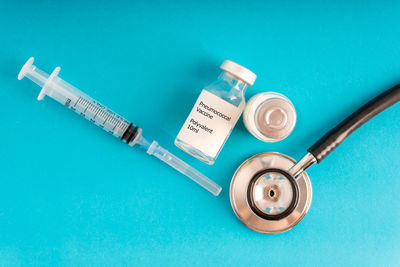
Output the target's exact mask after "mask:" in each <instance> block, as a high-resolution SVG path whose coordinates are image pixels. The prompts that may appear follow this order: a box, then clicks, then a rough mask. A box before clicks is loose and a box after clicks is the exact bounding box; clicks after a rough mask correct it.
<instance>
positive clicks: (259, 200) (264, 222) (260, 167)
mask: <svg viewBox="0 0 400 267" xmlns="http://www.w3.org/2000/svg"><path fill="white" fill-rule="evenodd" d="M294 164H296V161H295V160H294V159H292V158H290V157H288V156H286V155H283V154H280V153H275V152H267V153H261V154H257V155H255V156H253V157H251V158H249V159H247V160H246V161H245V162H243V164H242V165H240V167H239V168H238V169H237V170H236V172H235V174H234V176H233V178H232V182H231V187H230V199H231V205H232V208H233V210H234V211H235V213H236V215H237V217H238V218H239V219H240V220H241V221H242V222H243V223H244V224H245V225H246V226H247V227H249V228H251V229H253V230H255V231H257V232H261V233H267V234H277V233H282V232H285V231H287V230H289V229H291V228H292V227H294V226H295V225H296V224H297V223H299V222H300V220H301V219H302V218H303V217H304V216H305V215H306V213H307V211H308V209H309V207H310V204H311V198H312V189H311V183H310V179H309V177H308V175H307V173H305V172H303V173H302V174H301V175H300V176H298V177H297V178H296V179H294V178H293V177H292V176H291V175H290V174H289V173H288V170H289V169H290V168H291V167H292V166H293V165H294Z"/></svg>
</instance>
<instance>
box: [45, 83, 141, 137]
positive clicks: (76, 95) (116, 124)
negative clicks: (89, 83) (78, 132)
mask: <svg viewBox="0 0 400 267" xmlns="http://www.w3.org/2000/svg"><path fill="white" fill-rule="evenodd" d="M46 95H48V96H50V97H51V98H53V99H55V100H56V101H58V102H59V103H61V104H63V105H65V106H66V107H68V108H69V109H71V110H73V111H75V112H76V113H78V114H79V115H81V116H82V117H84V118H86V119H88V120H90V121H91V122H93V123H94V124H96V125H97V126H99V127H100V128H102V129H104V130H105V131H107V132H109V133H111V134H112V135H114V136H115V137H118V138H121V139H126V138H127V137H126V136H125V137H124V134H125V133H128V132H129V129H135V128H137V127H136V126H134V125H132V124H131V123H130V122H129V121H127V120H126V119H124V118H123V117H121V116H120V115H118V114H117V113H115V112H114V111H112V110H110V109H109V108H107V107H106V106H104V105H103V104H101V103H99V102H97V101H96V100H94V99H93V98H91V97H90V96H88V95H86V94H85V93H83V92H81V91H80V90H78V89H77V88H76V87H74V86H72V85H71V84H69V83H67V82H65V81H64V80H62V79H60V78H59V77H56V78H54V80H53V81H52V84H51V85H50V86H49V90H48V92H46ZM125 141H126V142H127V143H129V141H130V140H129V141H127V139H126V140H125Z"/></svg>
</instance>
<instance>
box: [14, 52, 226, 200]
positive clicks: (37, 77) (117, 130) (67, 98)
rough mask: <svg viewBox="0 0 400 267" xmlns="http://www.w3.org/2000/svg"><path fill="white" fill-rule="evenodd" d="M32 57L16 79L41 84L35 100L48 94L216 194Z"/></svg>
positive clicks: (205, 182)
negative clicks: (40, 65)
mask: <svg viewBox="0 0 400 267" xmlns="http://www.w3.org/2000/svg"><path fill="white" fill-rule="evenodd" d="M33 60H34V59H33V57H31V58H30V59H29V60H28V61H27V62H26V63H25V65H24V66H23V67H22V69H21V71H20V72H19V74H18V80H21V79H22V78H24V77H27V78H29V79H30V80H32V81H33V82H35V83H36V84H37V85H39V86H40V87H42V90H41V91H40V93H39V96H38V98H37V99H38V100H42V99H43V98H44V96H45V95H47V96H50V97H51V98H53V99H54V100H56V101H57V102H59V103H61V104H62V105H64V106H66V107H68V108H69V109H71V110H73V111H75V112H76V113H78V114H80V115H81V116H82V117H85V118H86V119H88V120H89V121H91V122H93V123H94V124H96V125H97V126H99V127H100V128H103V129H104V130H105V131H107V132H109V133H110V134H112V135H114V136H115V137H118V138H120V139H121V140H122V141H123V142H125V143H127V144H128V145H130V146H134V145H135V144H138V145H139V147H140V148H141V149H143V150H145V151H146V152H147V154H149V155H153V156H155V157H157V158H159V159H160V160H162V161H164V162H165V163H167V164H168V165H170V166H171V167H173V168H175V169H176V170H178V171H179V172H181V173H182V174H184V175H186V176H187V177H189V178H190V179H192V180H193V181H195V182H196V183H198V184H199V185H201V186H202V187H204V188H205V189H207V190H208V191H209V192H211V193H212V194H213V195H215V196H218V195H219V193H220V192H221V190H222V188H221V187H220V186H219V185H217V184H216V183H214V182H213V181H211V180H210V179H209V178H207V177H206V176H204V175H203V174H201V173H200V172H199V171H197V170H196V169H194V168H192V167H190V166H189V165H188V164H186V163H185V162H183V161H182V160H180V159H179V158H177V157H176V156H174V155H173V154H171V153H169V152H168V151H167V150H165V149H164V148H162V147H161V146H159V145H158V143H157V142H156V141H152V142H150V141H148V140H146V138H144V137H143V135H142V129H141V128H139V127H137V126H135V125H134V124H132V123H131V122H129V121H128V120H126V119H124V118H123V117H122V116H120V115H118V114H117V113H115V112H113V111H112V110H110V109H108V108H107V107H106V106H104V105H102V104H100V103H99V102H97V101H96V100H94V99H93V98H91V97H89V96H87V95H86V94H84V93H83V92H81V91H80V90H78V89H77V88H76V87H74V86H72V85H70V84H69V83H67V82H65V81H64V80H62V79H61V78H59V77H58V73H59V72H60V67H57V68H55V69H54V71H53V72H52V73H51V74H50V75H48V74H47V73H45V72H44V71H42V70H40V69H38V68H37V67H36V66H34V65H32V63H33Z"/></svg>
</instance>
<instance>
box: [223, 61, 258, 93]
mask: <svg viewBox="0 0 400 267" xmlns="http://www.w3.org/2000/svg"><path fill="white" fill-rule="evenodd" d="M220 68H221V70H223V71H225V72H228V73H230V74H232V75H233V76H235V77H237V78H238V79H239V80H242V81H244V82H245V83H247V84H248V85H250V86H251V85H253V84H254V82H255V81H256V78H257V75H256V74H255V73H254V72H252V71H251V70H249V69H246V68H245V67H243V66H241V65H239V64H237V63H235V62H233V61H232V60H229V59H226V60H224V62H222V64H221V66H220Z"/></svg>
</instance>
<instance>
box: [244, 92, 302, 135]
mask: <svg viewBox="0 0 400 267" xmlns="http://www.w3.org/2000/svg"><path fill="white" fill-rule="evenodd" d="M296 117H297V116H296V110H295V108H294V106H293V104H292V102H291V101H290V100H289V99H288V98H287V97H286V96H284V95H282V94H279V93H275V92H265V93H260V94H257V95H255V96H253V97H252V98H250V100H249V101H248V103H247V105H246V108H245V110H244V113H243V122H244V125H245V126H246V128H247V130H248V131H249V132H250V133H251V134H252V135H253V136H255V137H256V138H258V139H260V140H261V141H264V142H277V141H280V140H282V139H284V138H286V137H287V136H289V134H290V133H291V132H292V131H293V129H294V126H295V125H296Z"/></svg>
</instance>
